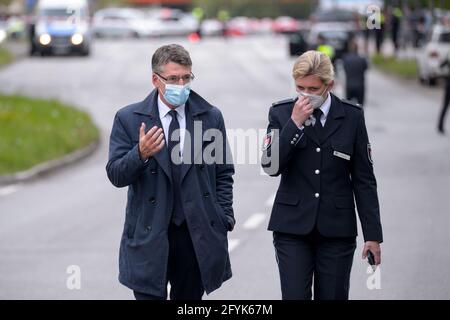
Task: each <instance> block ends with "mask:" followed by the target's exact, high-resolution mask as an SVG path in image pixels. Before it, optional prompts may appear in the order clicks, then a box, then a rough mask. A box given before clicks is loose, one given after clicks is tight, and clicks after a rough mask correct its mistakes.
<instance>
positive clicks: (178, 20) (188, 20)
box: [148, 8, 199, 36]
mask: <svg viewBox="0 0 450 320" xmlns="http://www.w3.org/2000/svg"><path fill="white" fill-rule="evenodd" d="M148 19H149V20H150V21H152V23H151V28H152V30H151V33H152V35H154V36H186V35H188V34H190V33H193V32H197V31H199V22H198V20H197V19H196V18H195V17H194V16H193V15H192V14H190V13H186V12H183V11H182V10H179V9H171V8H162V9H160V10H155V11H152V12H151V13H150V14H149V15H148Z"/></svg>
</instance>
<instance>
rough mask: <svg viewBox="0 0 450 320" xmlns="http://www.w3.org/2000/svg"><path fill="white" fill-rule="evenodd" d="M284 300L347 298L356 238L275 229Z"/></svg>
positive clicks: (275, 242)
mask: <svg viewBox="0 0 450 320" xmlns="http://www.w3.org/2000/svg"><path fill="white" fill-rule="evenodd" d="M273 237H274V241H273V242H274V246H275V253H276V258H277V263H278V269H279V272H280V280H281V293H282V298H283V300H311V298H312V285H313V278H314V299H315V300H348V292H349V287H350V271H351V268H352V264H353V254H354V252H355V249H356V238H355V237H350V238H326V237H323V236H322V235H321V234H320V233H319V232H318V231H317V229H315V230H314V231H313V232H312V233H311V234H309V235H306V236H299V235H293V234H287V233H280V232H274V234H273Z"/></svg>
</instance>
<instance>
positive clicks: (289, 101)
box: [272, 98, 297, 107]
mask: <svg viewBox="0 0 450 320" xmlns="http://www.w3.org/2000/svg"><path fill="white" fill-rule="evenodd" d="M295 100H297V98H289V99H284V100H281V101H278V102H274V103H272V107H277V106H281V105H282V104H287V103H292V102H294V101H295Z"/></svg>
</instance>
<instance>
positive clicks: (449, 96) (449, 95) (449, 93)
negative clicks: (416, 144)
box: [438, 77, 450, 131]
mask: <svg viewBox="0 0 450 320" xmlns="http://www.w3.org/2000/svg"><path fill="white" fill-rule="evenodd" d="M449 103H450V77H448V78H447V83H446V85H445V95H444V104H443V105H442V109H441V112H440V114H439V120H438V128H439V129H440V130H441V131H444V121H445V115H446V113H447V110H448V105H449Z"/></svg>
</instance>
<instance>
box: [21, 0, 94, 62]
mask: <svg viewBox="0 0 450 320" xmlns="http://www.w3.org/2000/svg"><path fill="white" fill-rule="evenodd" d="M31 35H32V36H31V39H30V41H31V50H30V54H32V55H33V54H35V53H39V54H42V55H44V54H52V53H70V52H77V53H80V54H82V55H84V56H87V55H89V53H90V46H91V33H90V28H89V11H88V2H87V0H40V1H39V2H38V3H37V6H36V20H35V25H34V26H33V32H32V33H31Z"/></svg>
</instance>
